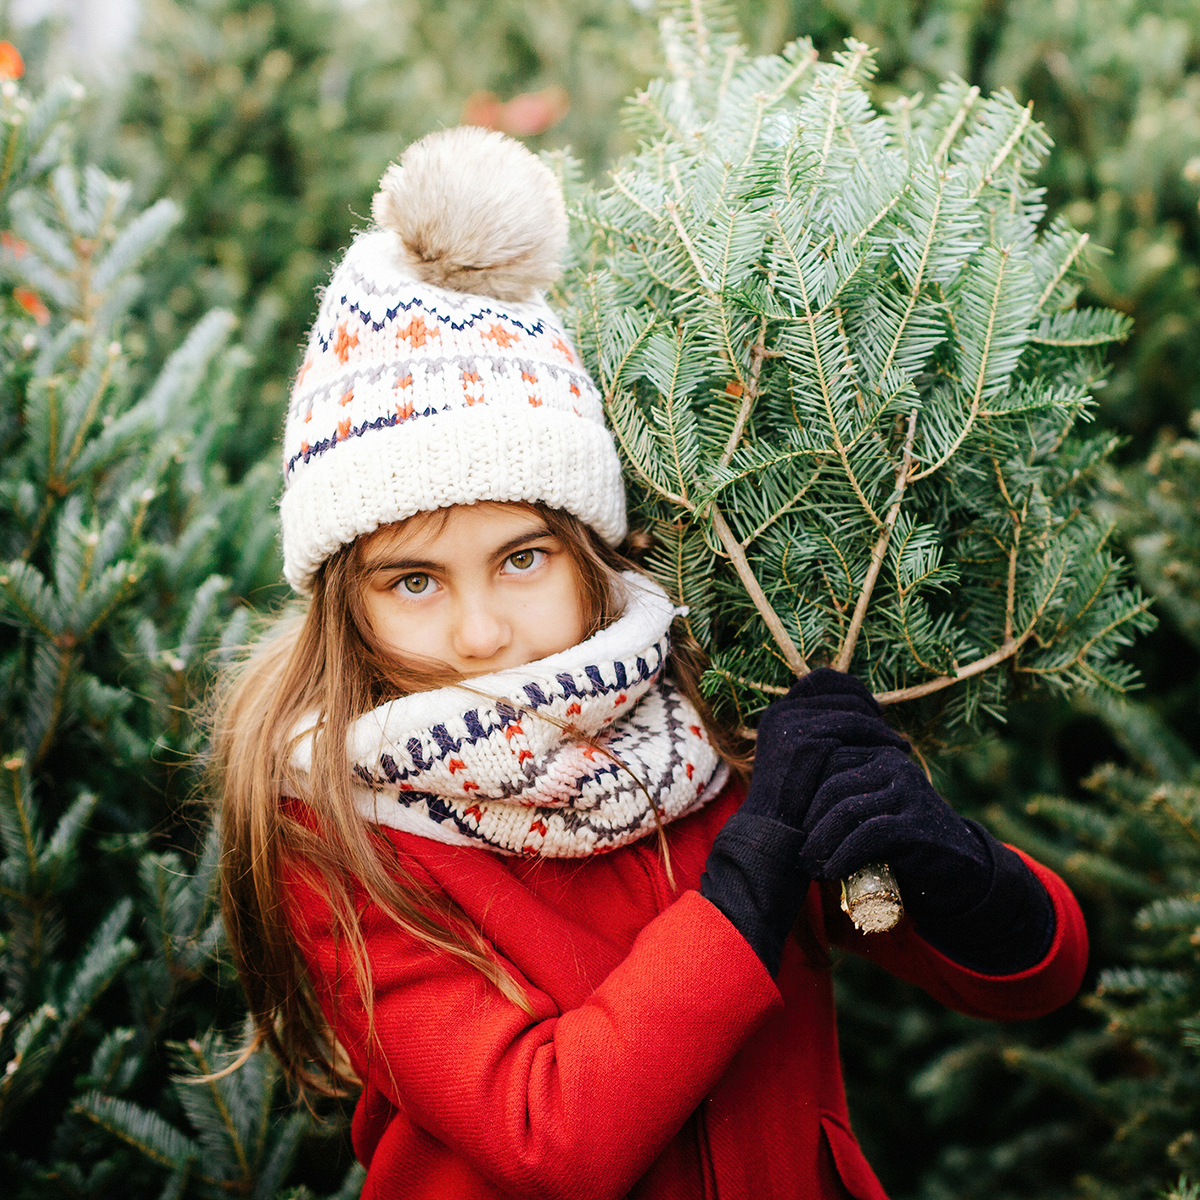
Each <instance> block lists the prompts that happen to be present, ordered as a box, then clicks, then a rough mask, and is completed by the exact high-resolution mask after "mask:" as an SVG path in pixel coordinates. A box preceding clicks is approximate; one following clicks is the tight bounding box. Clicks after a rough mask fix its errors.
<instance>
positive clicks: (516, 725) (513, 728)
mask: <svg viewBox="0 0 1200 1200" xmlns="http://www.w3.org/2000/svg"><path fill="white" fill-rule="evenodd" d="M524 732H525V730H523V729H522V728H521V722H520V721H514V722H513V723H512V724H511V725H506V726H505V727H504V736H505V737H506V738H508V740H509V741H510V742H511V741H512V739H513V735H514V734H518V733H521V734H523V733H524Z"/></svg>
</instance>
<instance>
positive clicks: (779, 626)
mask: <svg viewBox="0 0 1200 1200" xmlns="http://www.w3.org/2000/svg"><path fill="white" fill-rule="evenodd" d="M712 523H713V530H714V531H715V532H716V535H717V537H718V538H719V539H720V541H721V545H722V546H723V547H724V549H725V553H726V554H727V555H729V561H730V562H731V563H733V569H734V570H735V571H736V572H737V574H738V578H739V579H740V580H741V581H742V587H744V588H745V589H746V594H747V595H748V596H749V597H750V599H751V600H752V601H753V603H754V607H755V608H756V609H757V610H758V615H759V616H760V617H762V619H763V622H764V623H765V624H766V627H767V628H768V629H769V630H770V631H771V636H772V637H773V638H774V639H775V644H776V645H777V646H778V647H779V651H780V653H781V654H782V655H783V659H784V662H786V663H787V665H788V667H789V668H790V670H791V671H792V673H793V674H794V675H795V676H796V677H797V678H800V677H801V676H803V675H807V674H808V663H806V662H805V661H804V656H803V655H802V654H801V653H800V651H799V650H797V649H796V643H795V642H793V641H792V637H791V634H789V633H788V631H787V630H786V629H784V627H783V622H782V621H781V620H780V619H779V614H778V613H777V612H776V611H775V610H774V609H773V608H772V607H771V602H770V601H769V600H768V599H767V594H766V593H765V592H764V591H763V590H762V584H760V583H759V582H758V580H757V579H756V578H755V575H754V572H753V571H752V570H751V569H750V563H749V562H748V561H747V559H746V552H745V551H744V550H743V549H742V546H741V543H740V542H739V541H738V540H737V538H736V537H735V536H734V533H733V530H732V529H730V528H729V525H728V523H727V522H726V520H725V518H724V517H723V516H722V515H721V510H720V509H719V508H717V506H716V505H715V504H714V505H713V509H712Z"/></svg>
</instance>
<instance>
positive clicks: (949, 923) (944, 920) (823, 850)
mask: <svg viewBox="0 0 1200 1200" xmlns="http://www.w3.org/2000/svg"><path fill="white" fill-rule="evenodd" d="M826 767H827V777H826V778H825V780H824V781H823V782H822V784H821V786H820V787H819V788H818V789H817V792H816V795H815V796H814V797H813V799H812V801H811V803H810V804H809V805H808V807H807V812H806V814H805V818H804V821H803V824H802V827H801V828H802V832H803V833H804V835H805V838H804V845H803V847H802V849H801V852H800V862H801V866H802V868H803V870H804V871H805V872H806V873H807V874H809V875H811V876H812V877H813V878H814V879H845V878H846V877H847V876H849V875H851V874H853V872H854V871H856V870H858V869H859V868H860V867H863V866H866V865H867V864H868V863H872V862H886V863H887V864H888V865H889V866H890V867H891V868H892V871H893V872H894V873H895V876H896V882H897V883H898V884H899V885H900V894H901V896H902V898H903V900H904V907H905V909H906V910H907V912H908V914H909V915H910V916H911V917H912V919H913V922H914V923H915V924H916V926H917V929H918V930H919V931H920V932H921V935H922V936H923V937H924V938H925V939H926V940H927V941H929V942H931V943H932V944H933V945H934V946H936V947H937V948H938V949H939V950H941V951H942V952H943V953H944V954H946V955H948V956H949V957H950V958H953V959H954V960H955V961H956V962H958V963H960V964H962V965H963V966H966V967H970V968H972V969H974V970H977V971H980V972H982V973H984V974H989V975H1007V974H1012V973H1015V972H1017V971H1021V970H1024V969H1025V968H1027V967H1031V966H1033V965H1034V963H1036V962H1038V961H1040V960H1041V959H1042V958H1043V957H1045V954H1046V952H1047V950H1048V949H1049V946H1050V942H1051V941H1052V940H1053V937H1054V909H1053V906H1052V904H1051V902H1050V897H1049V896H1048V895H1047V894H1046V889H1045V888H1044V887H1043V886H1042V884H1041V883H1040V881H1039V880H1038V879H1037V877H1036V876H1035V875H1034V874H1033V872H1032V871H1031V870H1030V869H1029V868H1028V867H1027V866H1026V865H1025V863H1024V862H1023V861H1022V859H1021V857H1020V856H1019V855H1018V854H1016V853H1015V852H1014V851H1012V850H1009V849H1008V848H1007V847H1005V846H1002V845H1000V843H999V842H997V841H996V840H995V838H993V837H992V836H991V834H990V833H988V832H987V830H986V829H984V828H983V827H982V826H981V825H978V824H976V822H974V821H968V820H964V819H963V818H962V817H960V816H958V814H957V813H955V812H954V810H953V809H952V808H950V806H949V805H948V804H947V803H946V802H945V801H944V800H943V799H942V798H941V796H939V795H938V794H937V792H936V791H935V789H934V788H933V786H932V784H930V782H929V781H928V779H926V778H925V773H924V771H922V770H921V768H920V767H919V766H917V765H916V763H914V762H913V761H912V760H911V759H909V758H908V756H907V755H906V754H904V753H903V751H902V750H900V749H899V748H897V747H895V746H878V747H874V748H869V747H842V748H839V749H838V750H836V751H834V752H833V753H831V754H830V755H829V757H828V760H827V763H826Z"/></svg>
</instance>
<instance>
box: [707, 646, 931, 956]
mask: <svg viewBox="0 0 1200 1200" xmlns="http://www.w3.org/2000/svg"><path fill="white" fill-rule="evenodd" d="M907 744H908V743H907V742H905V741H904V739H903V738H901V737H900V736H899V735H898V734H896V733H894V732H893V731H892V730H891V729H890V728H889V727H888V725H887V723H886V722H885V721H884V720H883V717H882V714H881V712H880V708H879V705H878V704H876V703H875V701H874V699H872V697H871V694H870V692H868V691H867V690H866V688H864V687H863V685H862V684H861V683H859V681H858V680H857V679H855V678H853V676H850V675H844V674H842V673H841V672H839V671H830V670H825V669H822V670H819V671H813V672H812V673H811V674H809V675H806V676H805V677H804V678H803V679H801V680H800V681H799V682H798V683H796V685H795V686H794V687H793V688H792V689H791V691H790V692H788V694H787V696H785V697H784V698H783V699H782V700H777V701H776V702H775V703H774V704H772V705H771V706H770V708H768V709H767V711H766V712H765V713H764V714H763V717H762V720H761V721H760V722H759V725H758V741H757V745H756V747H755V754H754V775H753V778H752V779H751V781H750V793H749V795H748V796H747V797H746V800H745V802H744V803H743V804H742V807H741V808H740V809H739V810H738V811H737V812H736V813H734V815H733V816H732V817H730V818H729V820H728V821H727V822H726V823H725V826H724V828H723V829H722V830H721V832H720V833H719V834H718V835H717V838H716V840H715V842H714V843H713V848H712V851H711V853H710V854H709V856H708V863H707V864H706V866H705V871H704V875H703V877H702V878H701V880H700V892H701V895H703V896H704V897H705V898H706V899H708V900H710V901H711V902H712V903H713V904H715V905H716V906H717V908H719V909H720V910H721V911H722V912H723V913H724V914H725V915H726V916H727V917H728V918H729V920H730V921H731V922H732V923H733V925H734V926H735V927H736V928H737V929H738V931H739V932H740V933H741V934H742V936H743V937H744V938H745V939H746V941H748V942H749V943H750V945H751V947H753V949H754V952H755V953H756V954H757V955H758V957H759V958H760V959H761V960H762V962H763V965H764V966H765V967H766V968H767V970H768V971H770V972H771V974H772V975H774V974H775V973H776V972H777V971H778V970H779V960H780V956H781V955H782V953H783V943H784V939H785V938H786V937H787V935H788V931H789V930H790V929H791V927H792V925H793V924H794V923H795V920H796V918H797V917H798V916H799V915H800V909H801V907H802V906H803V904H804V897H805V895H806V894H807V892H808V885H809V882H810V879H811V876H810V874H809V873H808V872H807V871H806V870H805V869H804V868H803V867H802V866H801V863H800V851H801V848H802V846H803V845H804V840H805V839H804V833H803V832H802V830H801V826H802V823H803V820H804V817H805V814H806V812H807V811H808V806H809V804H810V802H811V801H812V799H813V796H814V795H815V794H816V791H817V788H818V786H819V785H820V783H821V780H822V779H823V778H824V775H825V769H826V762H827V760H828V758H829V756H830V754H831V753H833V752H834V751H835V750H837V749H839V748H840V747H843V746H845V745H853V746H859V747H878V746H881V745H882V746H907Z"/></svg>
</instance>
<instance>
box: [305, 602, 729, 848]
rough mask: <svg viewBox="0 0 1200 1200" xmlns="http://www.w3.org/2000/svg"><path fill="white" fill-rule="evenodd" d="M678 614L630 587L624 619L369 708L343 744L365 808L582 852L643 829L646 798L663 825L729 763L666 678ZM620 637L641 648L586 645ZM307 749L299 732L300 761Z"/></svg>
mask: <svg viewBox="0 0 1200 1200" xmlns="http://www.w3.org/2000/svg"><path fill="white" fill-rule="evenodd" d="M673 615H674V609H673V608H672V606H671V604H670V601H669V600H667V598H666V596H665V595H664V594H663V593H662V592H661V591H659V590H658V589H656V588H655V589H651V588H650V587H646V586H644V585H641V584H639V586H638V588H637V590H636V591H634V590H633V589H631V602H630V605H629V609H628V610H627V612H626V615H625V616H623V617H622V618H621V619H620V620H619V621H617V622H616V623H615V624H614V625H612V626H610V627H609V629H607V630H603V631H602V632H601V633H600V634H597V635H596V637H594V638H591V639H589V640H588V641H586V642H583V643H581V644H580V645H579V646H575V647H572V648H571V649H570V650H567V651H564V652H563V653H562V654H561V655H554V656H552V657H551V658H548V659H544V660H542V661H541V662H539V663H534V664H531V665H530V666H529V667H523V668H519V669H518V670H514V671H505V672H501V673H498V674H496V675H492V676H488V677H486V678H479V679H474V680H471V681H470V682H469V684H466V685H462V686H458V687H449V688H441V689H438V690H436V691H433V692H421V693H418V694H416V695H412V696H406V697H402V698H401V699H399V700H394V701H392V702H391V703H390V704H386V705H383V706H381V707H380V708H378V709H376V710H375V711H374V712H371V713H368V714H367V715H366V716H364V717H362V718H361V719H360V720H359V721H357V722H356V723H355V725H354V726H353V727H352V728H351V731H350V734H349V738H348V747H347V749H348V752H349V755H350V762H351V768H352V770H353V772H354V774H355V776H356V778H357V780H358V781H359V784H360V786H359V787H358V788H357V797H358V807H359V811H360V813H361V814H362V815H363V817H365V818H366V819H367V820H370V821H373V822H375V823H377V824H381V825H387V826H391V827H393V828H397V829H403V830H405V831H407V832H411V833H417V834H419V835H421V836H423V837H428V838H432V839H434V840H436V841H442V842H448V843H451V844H455V845H475V846H479V845H483V846H486V847H488V848H490V849H493V850H499V851H501V852H504V853H509V854H529V855H545V856H547V857H552V858H579V857H583V856H586V855H589V854H594V853H597V852H599V851H603V850H608V849H612V848H615V847H617V846H621V845H624V844H625V843H627V842H631V841H634V840H636V839H637V838H640V837H643V836H644V835H645V834H646V833H648V832H650V831H652V830H653V829H654V828H655V815H654V808H655V807H657V809H658V813H659V817H660V819H661V820H662V821H664V822H666V821H671V820H674V819H675V818H677V817H680V816H683V815H684V814H686V813H689V812H692V811H694V810H695V809H696V808H699V807H700V806H701V805H702V804H704V803H705V802H706V801H707V800H709V799H711V798H712V796H714V795H716V794H717V793H718V792H719V791H720V789H721V787H723V786H724V783H725V779H726V778H727V771H726V770H725V769H724V768H723V765H722V764H721V762H720V759H719V757H718V756H717V753H716V750H715V749H714V747H713V745H712V743H711V742H710V741H709V739H708V736H707V734H706V732H705V730H704V726H703V724H702V722H701V720H700V717H699V714H698V713H697V712H696V710H695V709H694V707H693V706H692V704H691V703H690V701H688V700H687V698H686V697H685V696H684V695H683V694H682V693H681V692H679V691H678V690H677V689H676V688H675V686H674V685H673V684H672V683H671V681H670V679H669V678H668V676H667V675H666V671H665V668H666V662H667V649H668V644H669V643H668V639H667V633H666V629H667V627H668V626H669V624H670V620H671V618H672V616H673ZM647 630H653V631H654V635H653V640H652V641H651V642H650V643H649V644H648V645H647V644H646V643H645V642H644V641H642V640H640V639H641V638H643V637H644V636H645V634H646V632H647ZM627 637H633V638H636V639H639V640H637V641H636V642H635V643H634V644H635V645H636V646H637V647H638V648H637V649H636V650H633V651H628V650H627V651H626V652H624V653H621V654H619V655H618V656H617V657H612V658H608V657H606V658H604V659H601V658H600V657H599V656H598V655H597V654H595V653H594V652H595V651H602V652H608V651H610V650H611V649H612V648H613V647H614V646H615V645H619V644H620V643H621V642H623V641H626V639H627ZM626 645H628V642H627V641H626ZM310 752H311V747H310V746H309V743H308V741H307V740H305V741H302V742H301V743H300V747H299V748H298V757H297V759H296V766H297V767H299V768H300V769H301V770H304V769H305V768H306V767H307V762H308V761H309V759H308V754H309V753H310ZM652 798H653V804H652V803H651V799H652Z"/></svg>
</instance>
